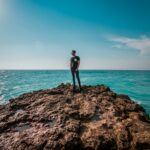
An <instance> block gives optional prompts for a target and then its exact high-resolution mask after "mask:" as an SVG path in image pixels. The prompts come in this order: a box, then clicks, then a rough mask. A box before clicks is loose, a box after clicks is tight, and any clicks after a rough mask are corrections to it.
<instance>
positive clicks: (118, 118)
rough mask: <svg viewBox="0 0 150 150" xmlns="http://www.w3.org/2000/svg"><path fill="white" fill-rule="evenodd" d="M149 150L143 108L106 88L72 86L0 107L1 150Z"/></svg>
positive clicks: (147, 122)
mask: <svg viewBox="0 0 150 150" xmlns="http://www.w3.org/2000/svg"><path fill="white" fill-rule="evenodd" d="M80 149H81V150H82V149H87V150H98V149H100V150H107V149H111V150H115V149H118V150H125V149H126V150H128V149H133V150H134V149H147V150H148V149H150V119H149V116H148V115H146V113H145V111H144V109H143V107H141V106H140V105H138V104H137V103H135V102H133V101H131V100H130V98H129V97H128V96H126V95H118V94H116V93H114V92H113V91H111V90H110V89H109V88H108V87H106V86H104V85H98V86H84V87H83V91H82V92H81V93H79V92H77V93H75V94H72V92H71V85H70V84H66V85H64V84H61V85H60V86H58V87H57V88H53V89H48V90H40V91H35V92H32V93H27V94H23V95H21V96H19V97H18V98H16V99H12V100H10V103H8V104H7V105H4V106H0V150H80Z"/></svg>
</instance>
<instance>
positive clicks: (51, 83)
mask: <svg viewBox="0 0 150 150" xmlns="http://www.w3.org/2000/svg"><path fill="white" fill-rule="evenodd" d="M80 77H81V83H82V85H98V84H104V85H107V86H109V87H110V89H111V90H113V91H114V92H116V93H119V94H126V95H128V96H129V97H130V98H131V99H132V100H133V101H136V102H137V103H139V104H141V105H142V106H143V107H144V108H145V110H146V112H147V113H148V114H149V115H150V102H149V98H150V70H107V69H106V70H103V69H102V70H97V69H84V70H80ZM61 83H72V78H71V73H70V71H69V70H66V69H55V70H54V69H51V70H46V69H42V70H41V69H39V70H37V69H35V70H33V69H24V70H19V69H18V70H16V69H12V70H0V105H3V104H6V103H8V102H9V100H10V99H12V98H15V97H18V96H19V95H21V94H24V93H28V92H32V91H37V90H41V89H49V88H53V87H56V86H58V85H59V84H61Z"/></svg>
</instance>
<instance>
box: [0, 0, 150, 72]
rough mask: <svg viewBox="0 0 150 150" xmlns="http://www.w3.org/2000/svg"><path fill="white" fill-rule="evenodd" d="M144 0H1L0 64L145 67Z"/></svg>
mask: <svg viewBox="0 0 150 150" xmlns="http://www.w3.org/2000/svg"><path fill="white" fill-rule="evenodd" d="M149 8H150V1H149V0H124V1H122V0H0V69H69V61H70V57H71V50H72V49H75V50H76V51H77V55H79V56H80V58H81V66H80V68H81V69H117V70H118V69H121V70H126V69H127V70H128V69H129V70H132V69H134V70H150V9H149Z"/></svg>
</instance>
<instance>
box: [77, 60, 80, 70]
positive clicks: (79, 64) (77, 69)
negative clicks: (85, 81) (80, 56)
mask: <svg viewBox="0 0 150 150" xmlns="http://www.w3.org/2000/svg"><path fill="white" fill-rule="evenodd" d="M79 66H80V60H78V65H77V71H78V69H79Z"/></svg>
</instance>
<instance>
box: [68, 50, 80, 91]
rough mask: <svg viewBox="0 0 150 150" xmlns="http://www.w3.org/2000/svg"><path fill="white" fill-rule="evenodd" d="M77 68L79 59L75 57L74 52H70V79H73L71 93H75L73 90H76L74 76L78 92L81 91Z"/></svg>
mask: <svg viewBox="0 0 150 150" xmlns="http://www.w3.org/2000/svg"><path fill="white" fill-rule="evenodd" d="M79 66H80V57H79V56H76V51H75V50H72V57H71V60H70V69H71V73H72V79H73V92H75V90H76V83H75V76H76V78H77V81H78V84H79V90H80V91H81V83H80V77H79Z"/></svg>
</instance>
